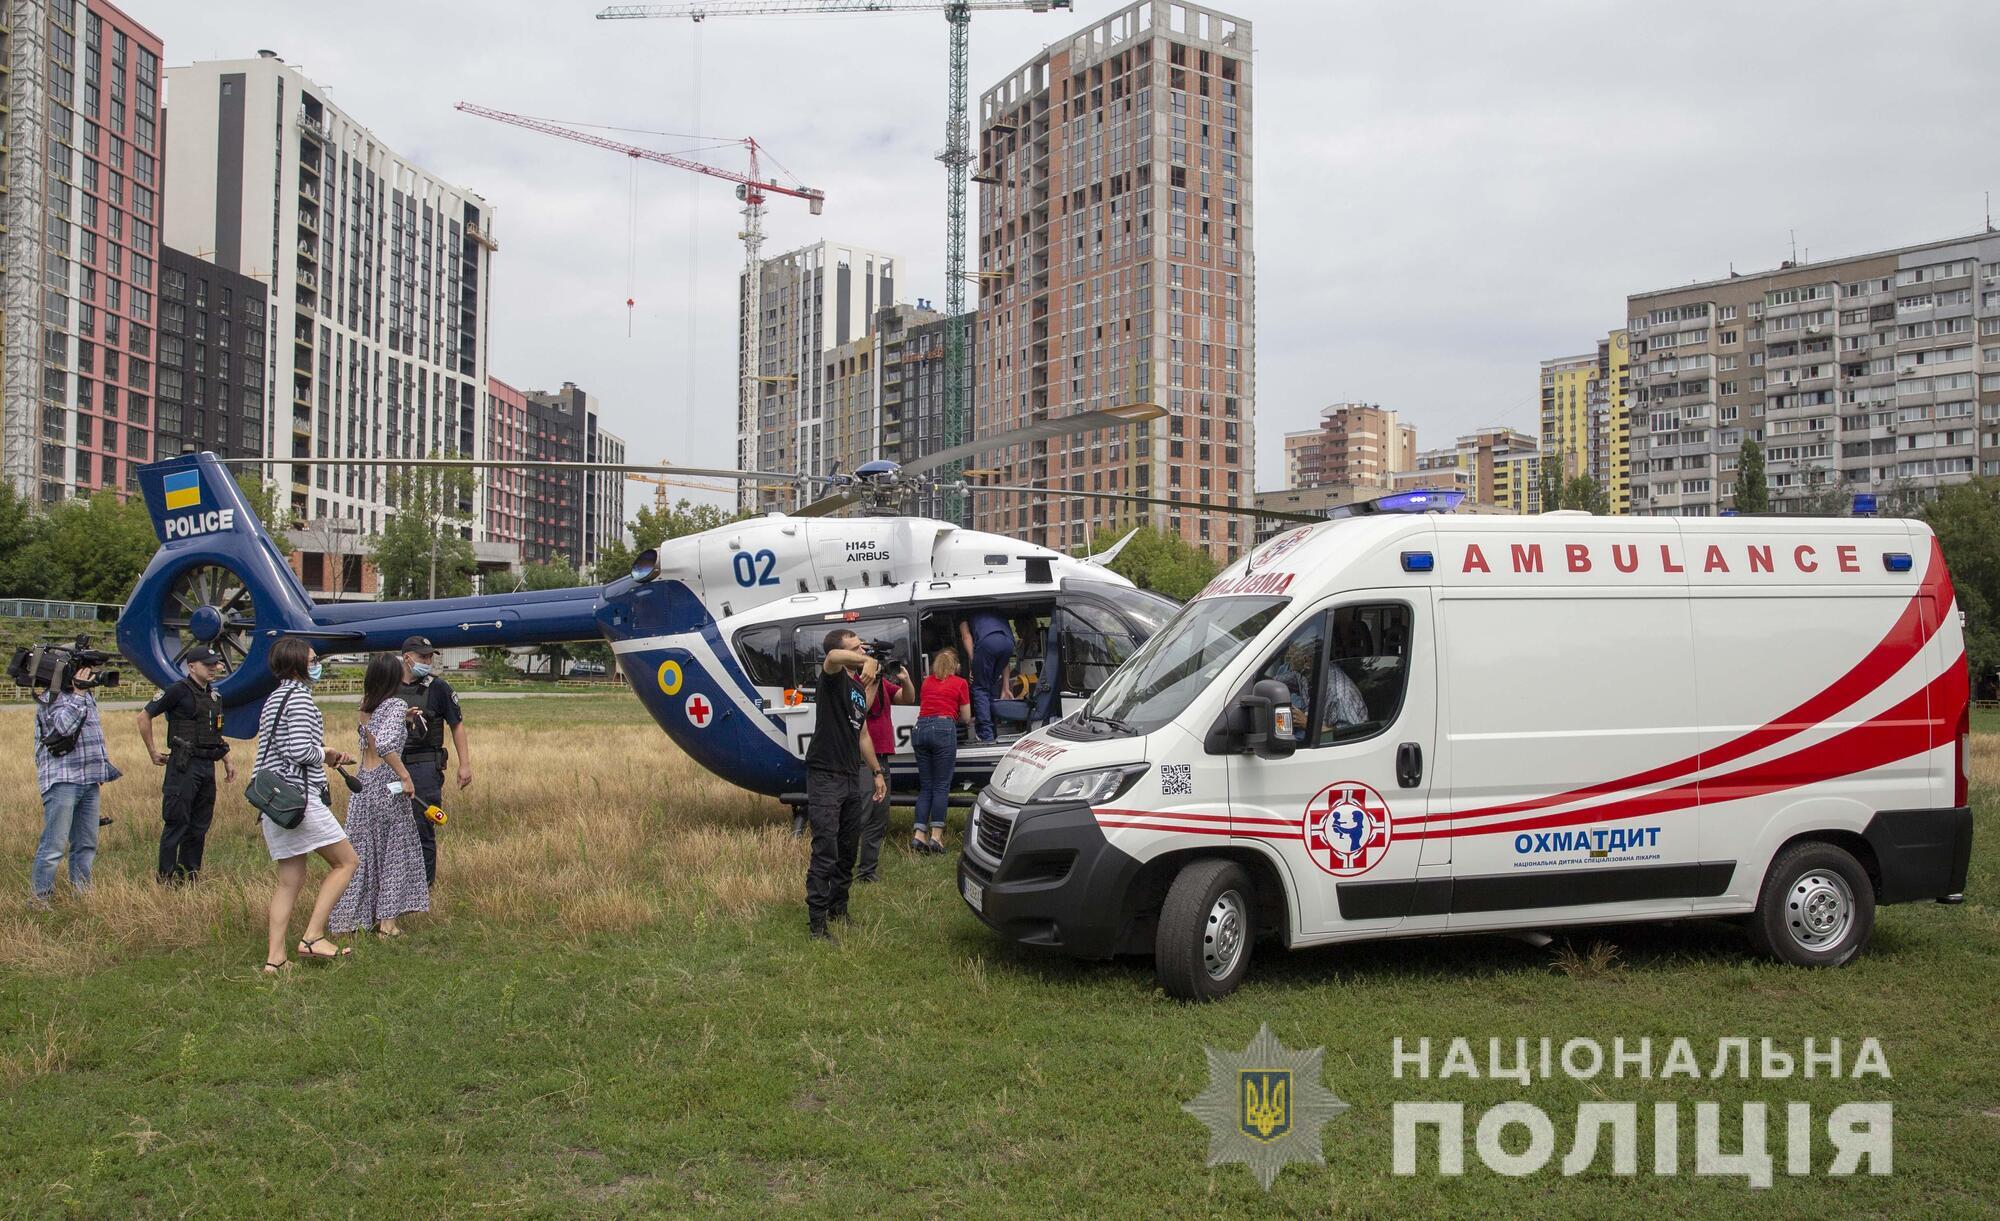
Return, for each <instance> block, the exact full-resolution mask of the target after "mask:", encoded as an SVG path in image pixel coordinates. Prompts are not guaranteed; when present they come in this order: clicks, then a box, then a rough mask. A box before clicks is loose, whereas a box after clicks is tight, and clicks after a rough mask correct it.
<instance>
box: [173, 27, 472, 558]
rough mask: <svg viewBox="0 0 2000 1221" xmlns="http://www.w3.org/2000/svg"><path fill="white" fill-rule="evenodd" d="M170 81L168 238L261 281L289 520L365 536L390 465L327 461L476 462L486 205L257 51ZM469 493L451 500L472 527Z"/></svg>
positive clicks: (277, 459)
mask: <svg viewBox="0 0 2000 1221" xmlns="http://www.w3.org/2000/svg"><path fill="white" fill-rule="evenodd" d="M167 81H168V87H169V89H170V91H171V92H170V96H171V102H172V105H171V106H170V107H169V109H168V112H167V127H166V151H167V173H168V175H169V177H171V178H172V180H173V184H174V189H173V192H172V193H171V195H170V196H169V197H168V200H167V208H166V228H165V235H166V239H167V241H168V242H169V243H170V244H172V245H174V246H176V247H178V248H180V249H182V250H190V251H202V252H211V251H212V252H213V253H212V255H211V256H210V257H212V259H213V260H214V262H215V263H216V264H217V265H218V266H221V267H224V268H227V269H229V270H232V271H237V272H240V273H242V274H244V275H247V276H252V277H255V278H257V279H260V280H264V281H266V282H268V283H269V284H270V286H271V293H272V299H273V302H274V304H273V318H272V330H273V348H274V351H273V359H272V366H273V368H272V369H271V377H272V380H273V382H274V384H275V393H274V394H273V401H274V410H273V412H272V416H273V418H272V419H271V421H270V425H269V427H268V428H267V429H266V436H265V457H267V458H269V459H271V460H272V466H271V474H272V477H273V478H275V479H276V480H277V482H278V484H279V485H280V486H281V487H282V488H283V489H284V490H285V492H286V494H287V495H288V496H289V499H290V502H291V506H292V510H293V512H294V513H295V514H297V515H298V516H299V517H301V518H326V517H336V518H348V519H353V520H355V521H357V522H359V523H360V525H361V528H362V529H364V530H366V531H368V532H373V531H376V530H379V529H380V528H381V524H382V520H383V519H384V518H385V517H386V516H387V514H388V513H389V512H391V511H392V510H391V508H390V507H389V505H388V502H387V497H386V492H385V488H386V481H387V480H388V479H389V478H390V477H391V476H390V475H389V473H388V472H386V471H384V470H382V469H380V468H357V467H352V466H343V465H341V464H340V461H339V460H340V459H342V458H393V457H423V456H426V455H429V454H438V453H448V454H469V455H473V456H477V457H481V458H486V457H490V456H491V455H490V450H489V448H488V445H487V440H486V437H485V434H484V428H483V412H482V410H481V395H482V394H483V393H484V392H485V390H486V359H487V351H486V349H487V342H486V331H487V324H488V308H487V294H488V289H489V286H490V284H491V282H492V259H493V253H494V251H495V250H496V249H498V247H497V246H496V244H495V243H494V240H493V210H492V208H491V207H490V206H489V205H488V204H487V203H486V201H485V200H484V199H482V198H480V197H479V196H478V195H476V194H473V193H472V192H470V191H467V190H465V189H463V188H461V187H457V186H454V185H452V184H450V183H448V182H445V181H443V180H442V179H440V178H438V177H437V176H436V175H434V174H432V173H430V172H428V171H427V170H425V169H424V168H423V167H421V166H419V165H416V164H415V163H413V162H411V161H410V160H408V159H406V158H404V157H401V156H398V155H397V154H396V153H395V152H394V151H393V150H391V149H390V148H388V147H387V145H386V144H384V143H383V142H382V140H381V139H380V138H379V137H377V136H376V135H375V134H374V133H373V132H372V131H370V130H369V129H368V128H367V127H365V126H363V125H362V124H361V123H360V122H359V121H358V120H356V119H355V118H353V117H352V116H350V115H348V114H347V113H346V112H345V111H343V110H342V109H341V108H339V107H338V106H335V105H334V104H333V102H332V101H331V100H330V99H329V97H328V91H327V90H326V89H325V88H323V87H322V86H321V85H319V84H318V83H317V82H315V81H313V80H312V79H311V78H309V77H307V76H306V75H305V74H304V73H302V72H301V71H299V69H298V68H296V67H294V66H292V65H289V64H286V63H285V62H284V61H283V60H281V59H279V58H278V57H277V56H276V55H275V54H273V53H271V52H269V51H264V52H260V53H259V54H258V55H257V57H255V58H252V59H235V60H222V61H215V62H208V63H198V64H192V65H189V66H187V67H180V68H173V69H171V70H169V71H168V73H167ZM282 405H289V410H286V409H285V408H284V406H282ZM483 495H484V493H483V492H480V493H476V494H475V496H474V497H473V499H472V500H471V501H468V502H467V503H465V504H462V505H461V506H459V507H460V510H461V512H462V513H463V514H464V515H465V516H466V517H467V518H468V519H469V520H472V521H474V522H476V523H480V524H479V525H476V526H475V527H473V529H472V531H471V533H473V534H474V536H475V538H477V537H478V531H479V530H481V529H483V523H484V521H485V519H486V514H485V511H484V504H483V502H482V499H481V498H482V497H483Z"/></svg>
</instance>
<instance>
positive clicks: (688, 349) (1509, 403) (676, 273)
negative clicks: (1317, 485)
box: [126, 0, 2000, 504]
mask: <svg viewBox="0 0 2000 1221" xmlns="http://www.w3.org/2000/svg"><path fill="white" fill-rule="evenodd" d="M126 7H127V8H128V10H129V11H130V12H132V13H133V15H134V16H136V17H137V18H138V19H139V20H141V21H143V22H146V23H148V24H149V25H150V26H151V27H152V28H153V29H154V30H155V31H157V32H158V33H159V34H160V35H161V36H162V38H164V39H165V42H166V61H167V63H168V64H169V65H173V64H184V63H189V62H193V61H196V60H202V59H220V58H237V57H242V56H248V55H251V54H254V53H255V52H256V50H257V49H258V48H270V49H271V50H274V51H276V52H277V53H278V54H279V55H281V56H283V57H284V58H285V59H287V60H289V61H291V62H293V63H296V64H299V65H301V66H302V67H303V69H304V70H305V71H306V72H307V74H308V75H310V76H312V77H313V78H314V79H315V80H317V81H318V82H319V83H320V84H321V85H322V86H325V87H327V88H329V89H330V90H331V94H330V96H331V97H332V99H333V101H334V103H335V104H336V105H339V106H340V107H342V108H343V109H344V110H346V111H347V112H348V113H349V114H350V115H352V116H353V117H354V118H355V119H357V120H358V121H360V122H362V123H364V124H366V125H367V126H369V127H370V128H372V129H373V130H374V132H375V134H376V135H377V136H378V137H379V138H380V139H381V140H382V141H383V142H384V143H385V144H387V145H388V146H389V147H391V148H393V149H395V150H396V151H397V152H399V153H401V154H402V155H404V156H406V157H409V158H411V159H413V160H415V161H417V162H419V163H420V164H422V165H424V166H425V167H427V168H428V169H430V170H431V171H433V172H434V173H436V174H438V175H440V176H442V177H444V178H445V179H447V180H448V181H451V182H454V183H457V184H459V185H462V186H464V187H467V188H470V189H472V190H474V191H477V192H479V193H481V194H483V195H484V196H485V197H486V199H487V200H488V201H489V202H490V203H491V204H493V205H494V207H495V208H496V209H497V214H498V219H497V225H496V236H497V237H498V238H499V241H500V243H501V250H500V252H499V254H498V255H497V256H496V258H495V275H494V282H493V289H492V292H493V298H492V299H493V325H492V332H491V333H492V350H491V352H490V354H489V359H490V367H491V371H492V373H493V374H495V375H496V376H498V377H501V378H503V379H504V380H506V381H509V382H511V383H513V384H514V385H516V386H521V387H524V388H544V387H555V386H559V385H560V384H561V383H562V382H563V381H565V380H569V381H574V382H576V383H577V384H578V385H580V386H582V387H584V388H585V389H586V390H588V391H590V392H591V393H592V394H594V395H596V396H597V397H598V399H599V400H600V401H601V404H602V406H603V409H604V412H605V415H606V419H607V425H608V427H610V428H611V429H612V430H613V431H615V432H618V433H621V434H622V435H624V436H625V437H626V438H627V440H628V441H629V443H630V451H629V452H630V456H631V458H632V460H634V461H641V460H649V459H653V458H663V457H664V458H671V459H673V460H675V461H679V462H685V463H690V464H696V465H711V466H721V465H733V459H734V452H733V450H734V444H733V441H734V429H735V424H734V420H735V411H736V406H735V404H736V390H735V385H734V377H735V352H736V322H735V319H736V274H737V271H738V269H739V268H740V266H741V263H742V258H743V248H742V244H741V243H740V242H739V241H738V240H737V238H736V232H737V229H738V228H739V221H740V217H739V216H738V214H737V213H736V211H735V207H736V204H735V199H734V197H733V195H732V194H731V188H730V186H729V184H727V183H724V182H718V181H714V180H710V179H706V178H702V177H699V176H697V175H693V174H686V173H682V172H679V171H676V170H672V169H669V168H666V167H660V166H653V165H640V166H639V167H638V170H639V172H638V181H637V186H638V194H639V202H638V207H637V210H636V227H637V231H638V233H637V241H636V244H635V243H632V242H631V241H629V240H628V232H629V231H630V229H631V227H632V222H633V221H634V219H635V217H634V214H633V209H632V207H631V204H630V195H631V187H632V163H631V162H630V161H629V160H627V159H624V158H620V157H617V156H614V155H611V154H608V153H605V152H602V151H599V150H595V149H591V148H587V147H584V146H581V145H575V144H570V143H567V142H564V141H561V140H557V139H553V138H550V137H546V136H539V135H536V134H534V133H531V132H525V131H521V130H518V129H515V128H510V127H505V126H502V125H499V124H496V123H493V122H490V121H487V120H482V119H475V118H471V117H469V116H466V115H463V114H459V113H457V112H455V111H454V110H453V109H452V103H454V102H456V101H460V100H467V101H474V102H479V103H483V104H485V105H489V106H493V107H497V108H500V109H504V110H513V111H517V112H521V113H525V114H531V115H538V116H542V117H548V118H556V119H563V120H570V121H575V122H587V123H602V124H616V125H620V126H625V127H633V128H644V129H650V130H655V131H661V132H700V133H704V134H708V135H754V136H755V137H756V138H757V139H758V140H759V141H760V142H762V143H763V144H766V145H768V146H769V148H770V149H771V150H772V152H773V153H775V154H776V156H777V158H778V159H779V160H780V161H781V162H782V164H783V165H784V166H785V167H787V168H789V169H790V170H791V171H792V172H793V173H795V174H796V175H798V177H799V178H800V179H802V180H803V181H804V182H806V183H807V184H809V185H811V186H815V187H818V188H820V189H821V190H824V191H825V192H826V194H827V205H826V211H825V214H824V215H823V216H821V217H817V218H813V217H810V216H808V215H807V213H806V210H805V208H804V207H803V206H802V205H797V204H794V203H793V202H792V201H789V200H784V199H778V200H777V201H776V202H774V204H773V205H772V206H771V209H770V217H769V222H768V231H769V235H768V238H767V244H766V248H765V249H766V253H767V254H768V253H776V252H778V251H781V250H785V249H789V248H791V247H794V246H798V245H803V244H805V243H808V242H812V241H817V240H820V239H822V238H824V239H829V240H835V241H846V242H853V243H855V244H858V245H864V246H870V247H874V248H876V249H881V250H885V251H888V252H891V253H893V254H897V255H899V256H900V257H901V259H902V274H901V276H900V278H899V283H898V286H897V288H898V292H899V294H900V295H901V296H902V297H903V298H904V299H906V300H907V299H910V298H915V297H926V298H932V299H941V298H942V297H943V296H944V283H943V244H944V219H943V208H944V176H943V169H942V167H940V166H939V165H938V164H937V162H935V161H934V160H932V157H933V156H934V154H935V153H936V151H937V149H938V148H939V147H940V146H941V145H942V143H943V129H944V103H945V81H944V62H943V61H944V47H945V26H944V22H943V20H942V18H941V17H939V16H937V15H934V14H921V13H920V14H909V15H895V16H868V17H842V18H803V19H793V18H769V17H766V18H740V19H731V20H723V19H720V18H715V19H711V20H709V21H707V22H704V23H702V24H700V25H696V24H693V23H690V22H684V21H619V22H604V21H596V20H593V19H592V14H593V13H594V12H596V10H597V9H598V8H599V7H600V5H599V4H598V3H597V2H596V0H585V2H576V0H524V2H516V0H479V2H478V3H471V2H468V0H451V2H448V3H445V2H436V3H434V2H430V0H425V2H423V3H412V2H411V0H399V2H396V3H385V2H381V0H345V2H344V3H341V4H339V5H337V6H329V5H326V4H305V3H288V4H280V3H272V2H271V0H200V2H199V3H194V2H190V0H127V5H126ZM1076 7H1077V11H1076V12H1075V13H1059V12H1058V13H1049V14H1031V13H1018V14H1016V13H985V14H980V15H978V16H977V17H975V18H974V21H973V26H972V65H973V98H974V106H975V115H976V107H977V99H978V95H979V92H980V91H981V90H982V89H984V88H986V87H988V86H990V85H992V84H993V83H994V82H995V81H997V80H998V79H1000V78H1001V77H1002V76H1004V75H1005V74H1006V73H1007V72H1009V71H1010V70H1012V69H1013V68H1015V67H1017V66H1019V65H1020V64H1021V63H1022V62H1023V61H1025V60H1027V59H1028V58H1030V57H1031V56H1033V55H1034V54H1036V53H1037V52H1038V51H1039V49H1040V48H1041V47H1042V45H1043V44H1044V43H1045V42H1053V41H1057V40H1059V39H1061V38H1063V37H1065V36H1067V35H1068V34H1070V33H1073V32H1075V31H1076V30H1078V29H1080V28H1083V27H1084V26H1085V25H1086V24H1087V23H1088V22H1091V21H1094V20H1097V19H1102V18H1103V17H1106V16H1109V15H1110V14H1112V13H1114V12H1117V11H1119V9H1120V8H1121V7H1122V5H1118V4H1114V3H1110V2H1108V0H1077V6H1076ZM1224 7H1225V9H1226V10H1227V11H1231V12H1233V13H1235V14H1236V15H1238V16H1241V17H1243V18H1246V19H1248V20H1249V21H1250V22H1252V24H1253V26H1254V44H1255V47H1256V53H1255V75H1254V77H1253V84H1254V89H1255V103H1254V105H1255V120H1254V121H1255V128H1256V130H1255V135H1254V139H1255V145H1254V149H1255V155H1256V165H1255V178H1256V182H1255V205H1256V212H1255V218H1254V219H1255V234H1254V238H1255V248H1256V255H1257V265H1258V283H1257V316H1258V322H1259V334H1258V339H1259V342H1258V347H1257V352H1256V357H1257V373H1258V398H1257V408H1258V411H1257V421H1258V425H1259V438H1258V458H1259V463H1258V467H1259V478H1258V482H1257V486H1258V487H1259V488H1265V487H1272V486H1276V485H1277V484H1278V483H1279V482H1281V481H1282V478H1283V464H1282V460H1281V457H1280V434H1281V433H1282V432H1284V431H1285V430H1286V429H1294V428H1302V427H1309V426H1310V425H1311V424H1312V423H1313V421H1314V420H1315V418H1316V415H1317V412H1318V409H1319V408H1320V407H1321V406H1322V405H1324V404H1325V403H1328V402H1333V401H1338V400H1341V399H1348V398H1356V399H1366V400H1370V401H1375V402H1379V403H1381V404H1383V405H1384V406H1388V407H1394V408H1396V409H1398V410H1400V411H1403V412H1405V413H1406V419H1407V420H1409V421H1410V422H1413V423H1415V424H1416V425H1417V429H1418V441H1419V443H1420V444H1421V445H1423V446H1425V447H1432V446H1437V445H1443V444H1447V443H1449V441H1450V439H1451V438H1452V437H1454V436H1456V435H1457V434H1458V433H1460V432H1464V431H1467V430H1470V429H1472V428H1476V427H1478V426H1480V425H1484V424H1512V425H1516V426H1518V427H1521V428H1525V429H1530V430H1532V429H1533V428H1534V427H1535V422H1534V421H1535V401H1536V396H1537V394H1538V370H1537V365H1538V362H1539V361H1540V360H1542V359H1543V358H1546V357H1551V356H1560V355H1569V354H1572V353H1576V352H1581V351H1585V350H1590V349H1592V348H1593V346H1594V343H1595V340H1596V338H1597V337H1599V336H1601V335H1602V334H1603V333H1604V332H1605V331H1606V330H1607V329H1609V328H1612V327H1615V326H1618V325H1620V324H1621V323H1622V320H1623V318H1624V314H1625V304H1624V298H1625V296H1626V294H1627V293H1631V292H1639V291H1645V290H1649V289H1656V288H1664V287H1668V286H1671V285H1673V284H1677V283H1684V282H1688V281H1692V280H1698V279H1708V278H1712V277H1716V276H1720V275H1724V274H1727V272H1728V271H1729V269H1730V268H1731V266H1732V265H1733V266H1734V267H1735V268H1736V269H1737V270H1739V271H1751V270H1760V269H1766V268H1770V267H1773V266H1775V265H1776V264H1777V263H1778V262H1779V261H1780V260H1781V259H1784V258H1787V257H1789V255H1790V253H1791V242H1792V240H1793V239H1792V233H1793V232H1794V231H1795V232H1796V235H1797V242H1798V245H1799V248H1800V252H1801V254H1806V253H1810V255H1811V257H1813V258H1827V257H1833V256H1836V255H1845V254H1853V253H1859V252H1863V251H1868V250H1875V249H1881V248H1884V247H1890V246H1896V245H1901V244H1905V243H1909V242H1917V241H1926V240H1930V239H1934V238H1939V237H1945V236H1950V235H1955V234H1962V233H1967V232H1971V231H1974V230H1976V229H1978V228H1979V227H1980V225H1981V224H1982V223H1983V214H1984V208H1985V204H1984V199H1983V194H1984V192H1986V191H1988V190H1995V191H2000V105H1995V104H1994V103H1995V97H1996V92H1995V86H1994V75H1993V64H1994V59H1993V56H1994V49H1995V48H1996V47H2000V3H1995V2H1994V0H1933V2H1925V0H1905V2H1902V3H1897V4H1883V3H1881V2H1880V0H1868V2H1848V0H1758V2H1756V3H1744V2H1742V0H1679V2H1678V3H1675V4H1671V5H1661V4H1657V3H1639V2H1636V0H1634V2H1629V3H1628V2H1619V3H1612V2H1610V0H1604V2H1598V3H1592V2H1586V0H1574V2H1564V0H1542V2H1534V0H1507V2H1506V3H1491V2H1490V0H1476V2H1474V0H1464V2H1454V3H1444V2H1437V3H1424V2H1418V0H1377V2H1373V3H1363V2H1344V3H1324V2H1322V0H1238V2H1237V3H1235V4H1233V5H1228V6H1224ZM336 14H337V17H336ZM168 101H169V105H171V101H172V99H171V96H170V97H169V99H168ZM627 138H629V139H630V140H631V141H632V142H634V143H646V144H652V145H653V146H656V147H660V148H663V149H669V150H671V149H675V148H679V147H685V146H686V145H685V143H684V142H677V141H675V140H674V139H671V138H669V137H665V136H659V137H653V136H636V135H635V136H630V137H627ZM712 155H713V156H716V157H718V158H719V159H721V160H720V163H722V164H728V165H734V164H735V162H734V161H733V160H732V159H731V158H730V157H729V156H728V155H726V154H712ZM168 190H169V191H171V190H172V184H171V180H170V181H169V183H168ZM628 285H629V286H630V287H629V292H628ZM628 295H629V296H632V297H635V298H636V299H637V301H638V307H637V309H636V310H634V311H633V312H632V316H631V318H630V330H631V333H630V335H629V337H628V335H627V326H628V318H627V310H626V308H625V301H626V298H627V296H628ZM634 503H635V504H636V503H637V500H636V498H635V500H634Z"/></svg>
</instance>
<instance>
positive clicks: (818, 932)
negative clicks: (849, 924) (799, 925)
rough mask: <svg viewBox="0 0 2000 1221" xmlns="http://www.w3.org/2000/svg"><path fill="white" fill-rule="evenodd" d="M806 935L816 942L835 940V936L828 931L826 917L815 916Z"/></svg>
mask: <svg viewBox="0 0 2000 1221" xmlns="http://www.w3.org/2000/svg"><path fill="white" fill-rule="evenodd" d="M806 933H807V935H808V936H810V937H811V938H812V939H813V940H814V941H832V940H833V934H832V933H831V932H829V931H827V927H826V917H824V916H814V917H813V919H812V923H811V924H809V925H808V926H807V928H806Z"/></svg>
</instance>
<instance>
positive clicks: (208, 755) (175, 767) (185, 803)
mask: <svg viewBox="0 0 2000 1221" xmlns="http://www.w3.org/2000/svg"><path fill="white" fill-rule="evenodd" d="M185 660H186V662H187V677H186V678H183V679H181V680H180V681H179V682H176V683H174V684H173V685H172V686H170V687H168V688H167V689H166V690H165V691H162V692H160V694H159V695H158V696H156V697H155V698H154V699H153V700H152V701H151V702H149V703H148V704H147V705H146V706H145V707H144V708H142V709H140V710H139V740H140V741H141V742H143V743H145V746H146V757H147V758H149V759H151V760H152V761H153V762H154V763H155V764H156V765H158V766H161V767H164V768H166V769H167V773H166V779H165V780H164V781H163V782H162V783H161V785H160V794H161V798H162V800H161V803H160V817H161V820H162V821H163V822H164V824H165V825H164V826H163V827H162V828H161V829H160V881H162V882H173V883H178V882H192V881H194V880H195V878H196V877H197V876H198V875H199V874H200V873H201V850H202V845H203V843H204V842H205V841H206V840H207V838H208V824H209V821H210V820H211V819H212V818H214V816H215V761H216V760H218V759H220V760H221V761H222V778H223V781H224V782H225V783H227V782H229V781H232V780H235V779H236V765H235V764H234V763H231V762H230V761H229V742H228V740H227V739H225V738H224V737H223V736H222V702H221V701H220V700H218V699H217V698H216V697H215V689H214V686H213V684H214V682H215V680H216V678H217V676H218V675H220V674H221V673H222V670H223V661H222V654H220V653H218V652H216V651H215V650H214V649H211V648H207V647H206V646H200V645H197V646H196V647H195V648H192V649H190V650H188V653H187V657H186V659H185ZM161 713H165V714H166V717H167V749H166V750H165V751H161V750H159V749H157V748H156V747H155V746H154V745H153V718H154V717H156V716H159V715H160V714H161Z"/></svg>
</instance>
